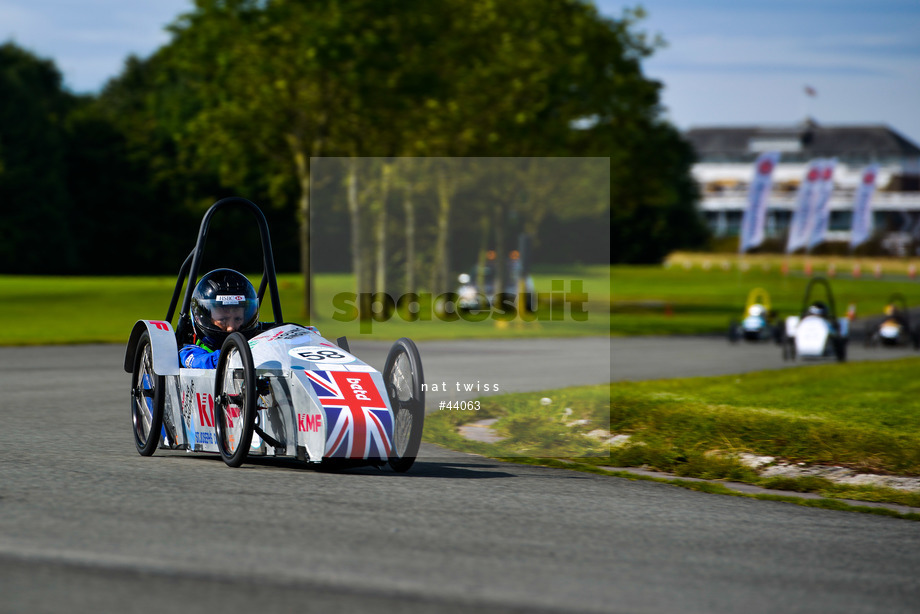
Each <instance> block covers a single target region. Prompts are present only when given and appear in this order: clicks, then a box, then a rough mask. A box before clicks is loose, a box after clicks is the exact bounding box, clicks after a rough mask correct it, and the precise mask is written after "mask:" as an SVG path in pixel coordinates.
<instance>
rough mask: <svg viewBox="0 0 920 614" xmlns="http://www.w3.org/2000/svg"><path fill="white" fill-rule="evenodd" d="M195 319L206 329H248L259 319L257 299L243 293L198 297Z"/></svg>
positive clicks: (229, 331) (224, 331) (221, 330)
mask: <svg viewBox="0 0 920 614" xmlns="http://www.w3.org/2000/svg"><path fill="white" fill-rule="evenodd" d="M194 312H195V321H196V323H197V324H198V325H199V326H200V327H201V328H203V329H204V330H206V331H214V332H217V331H220V332H223V333H233V332H237V331H244V330H249V329H250V328H252V327H253V326H255V324H256V322H257V320H258V319H259V301H258V299H255V298H246V297H245V296H243V295H241V294H240V295H235V294H234V295H231V294H226V295H217V296H215V297H214V298H210V299H198V301H197V302H196V305H195V310H194Z"/></svg>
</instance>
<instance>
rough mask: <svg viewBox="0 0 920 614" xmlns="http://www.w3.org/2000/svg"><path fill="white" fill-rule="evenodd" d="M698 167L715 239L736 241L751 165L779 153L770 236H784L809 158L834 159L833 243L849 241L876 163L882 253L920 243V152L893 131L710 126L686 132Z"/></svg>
mask: <svg viewBox="0 0 920 614" xmlns="http://www.w3.org/2000/svg"><path fill="white" fill-rule="evenodd" d="M685 136H686V138H687V139H688V140H689V141H690V143H691V144H692V145H693V147H694V149H695V150H696V153H697V156H698V162H697V163H696V165H695V166H694V168H693V174H694V177H695V178H696V180H697V181H698V182H699V184H700V188H701V194H702V202H701V207H702V211H703V214H704V216H705V218H706V221H707V224H708V225H709V227H710V229H711V230H712V232H713V234H714V235H715V236H716V237H732V236H737V235H738V231H739V227H740V225H741V216H742V214H743V212H744V209H745V207H746V205H747V192H748V184H749V183H750V181H751V179H752V178H753V175H754V165H753V163H754V160H755V158H756V157H757V156H758V154H760V153H762V152H766V151H778V152H780V154H781V157H780V162H779V165H778V166H777V167H776V168H775V170H774V171H773V189H772V192H771V194H770V197H769V200H768V209H767V222H766V236H767V239H768V240H769V239H785V236H786V232H787V229H788V226H789V222H790V220H791V217H792V212H793V210H794V208H795V201H796V191H797V190H798V187H799V183H800V182H801V181H802V179H803V178H804V176H805V172H806V167H807V165H808V163H809V161H811V160H813V159H815V158H836V160H837V164H836V168H835V171H834V191H833V193H832V195H831V199H830V208H831V218H830V232H829V233H828V237H827V240H828V241H831V242H832V241H842V242H847V241H849V238H850V226H851V219H852V218H851V214H852V209H853V201H854V198H855V192H856V188H857V186H858V185H859V181H860V176H861V173H862V170H863V169H864V168H865V167H866V166H867V165H869V164H870V163H873V162H874V163H878V164H879V172H878V175H877V177H878V178H877V180H876V186H877V189H876V192H875V195H874V197H873V199H872V209H873V211H874V215H873V217H874V227H875V231H876V233H877V234H878V235H880V236H879V237H877V238H879V239H880V240H881V241H882V245H883V247H884V249H885V250H886V251H888V252H890V253H892V254H896V255H904V254H906V253H907V251H908V250H909V249H910V248H911V245H912V244H913V243H917V242H918V241H920V147H918V146H917V145H916V144H914V143H912V142H911V141H909V140H907V139H906V138H904V137H903V136H901V135H900V134H898V133H897V132H896V131H894V130H892V129H891V128H889V127H888V126H824V125H820V124H818V123H816V122H815V121H814V120H811V119H809V120H806V121H805V122H802V123H801V124H798V125H795V126H788V127H757V126H751V127H707V128H694V129H691V130H689V131H687V132H686V134H685Z"/></svg>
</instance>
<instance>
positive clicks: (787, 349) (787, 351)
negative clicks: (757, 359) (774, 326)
mask: <svg viewBox="0 0 920 614" xmlns="http://www.w3.org/2000/svg"><path fill="white" fill-rule="evenodd" d="M783 360H795V339H794V338H792V337H786V336H784V338H783Z"/></svg>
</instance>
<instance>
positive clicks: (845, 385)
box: [425, 358, 920, 519]
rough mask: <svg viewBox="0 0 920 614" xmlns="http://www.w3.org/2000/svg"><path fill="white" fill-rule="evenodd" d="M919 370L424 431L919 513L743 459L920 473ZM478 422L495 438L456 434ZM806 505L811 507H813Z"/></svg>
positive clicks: (642, 386)
mask: <svg viewBox="0 0 920 614" xmlns="http://www.w3.org/2000/svg"><path fill="white" fill-rule="evenodd" d="M918 368H920V359H918V358H908V359H903V360H896V361H890V362H885V363H851V364H829V365H820V366H814V367H812V368H810V369H795V370H781V371H762V372H757V373H751V374H745V375H731V376H720V377H706V378H688V379H677V380H662V381H651V382H626V383H616V384H609V385H601V386H588V387H579V388H569V389H561V390H549V391H543V392H539V393H527V394H511V395H503V396H494V397H485V398H481V399H480V406H481V408H482V409H481V410H480V411H478V412H447V411H440V412H436V413H434V414H433V415H431V416H430V417H429V420H428V421H427V423H426V425H425V436H426V440H428V441H430V442H432V443H437V444H440V445H444V446H447V447H450V448H453V449H457V450H461V451H465V452H473V453H478V454H483V455H486V456H490V457H493V458H502V459H508V460H514V461H515V462H536V463H540V464H546V463H547V462H548V461H547V459H557V461H556V462H563V466H571V467H574V468H582V469H584V468H591V469H593V470H596V471H601V469H600V468H601V467H604V466H617V467H647V468H651V469H655V470H658V471H664V472H667V473H670V474H673V475H675V476H677V478H681V477H692V478H703V479H710V480H732V481H738V482H744V483H748V484H754V485H757V486H761V487H763V488H769V489H779V490H791V491H796V492H809V493H816V494H818V495H820V496H821V497H823V498H825V499H827V500H833V501H836V502H837V503H840V502H839V500H840V499H853V500H861V501H872V502H880V503H891V504H898V505H905V506H910V507H920V492H912V491H905V490H900V489H895V488H888V487H881V486H872V485H852V484H843V483H837V482H833V481H831V480H829V479H826V478H823V477H816V476H805V477H781V476H776V477H763V476H762V475H761V474H760V473H759V472H758V471H757V470H755V469H753V468H752V467H750V466H748V465H746V464H744V463H743V462H742V461H741V455H742V454H744V453H749V454H756V455H761V456H771V457H774V458H775V459H777V462H779V461H780V460H782V461H783V462H786V463H789V464H796V463H803V464H804V465H806V466H838V467H843V468H848V469H851V470H853V471H855V472H858V473H874V474H880V475H888V476H901V477H916V476H920V395H918V392H920V381H917V380H916V378H915V373H916V372H917V369H918ZM842 391H845V393H843V392H842ZM541 399H550V400H551V401H550V402H549V403H548V404H543V403H541ZM544 402H545V401H544ZM487 418H492V419H495V420H496V422H495V423H494V424H493V425H492V429H493V431H494V432H495V433H496V434H497V435H499V436H501V437H503V438H504V439H503V440H501V441H498V442H495V443H484V442H478V441H470V440H468V439H466V438H464V437H463V436H461V435H460V434H459V432H458V427H460V426H461V425H464V424H467V423H469V422H473V421H477V420H483V419H487ZM592 433H593V436H592ZM604 433H610V434H612V435H623V436H628V439H627V438H626V437H623V438H621V439H622V440H623V441H622V443H620V442H619V441H618V442H617V443H618V444H619V445H610V446H609V447H608V445H606V443H605V442H604V441H602V440H600V439H598V438H597V437H598V436H604ZM573 463H574V464H573ZM688 487H692V488H698V489H699V488H708V487H703V486H688ZM757 496H760V495H757ZM804 504H808V505H816V503H815V502H814V500H809V502H808V503H804ZM822 505H830V504H822ZM876 513H878V512H876ZM918 519H920V518H918Z"/></svg>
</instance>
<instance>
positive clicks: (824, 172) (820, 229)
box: [808, 158, 837, 249]
mask: <svg viewBox="0 0 920 614" xmlns="http://www.w3.org/2000/svg"><path fill="white" fill-rule="evenodd" d="M836 165H837V158H831V159H830V160H825V161H824V168H822V169H821V179H820V180H819V181H818V186H817V196H816V198H815V205H814V218H813V219H814V224H812V227H811V233H810V235H809V237H808V249H813V248H814V247H815V246H816V245H818V244H819V243H821V242H823V241H824V235H826V234H827V227H828V224H829V222H830V220H831V193H832V192H833V191H834V167H835V166H836Z"/></svg>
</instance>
